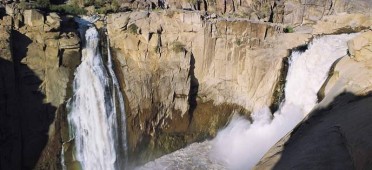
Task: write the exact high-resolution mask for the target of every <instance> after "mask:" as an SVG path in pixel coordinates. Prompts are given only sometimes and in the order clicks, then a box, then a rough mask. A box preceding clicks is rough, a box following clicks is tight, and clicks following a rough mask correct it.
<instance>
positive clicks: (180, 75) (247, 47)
mask: <svg viewBox="0 0 372 170" xmlns="http://www.w3.org/2000/svg"><path fill="white" fill-rule="evenodd" d="M204 17H205V16H203V15H202V14H200V13H196V12H185V11H161V12H152V13H147V12H131V13H120V14H113V15H110V16H109V17H108V22H107V28H108V32H109V37H110V42H111V46H112V48H113V51H114V55H115V58H116V59H117V66H118V68H117V70H118V71H119V74H121V75H122V76H120V77H122V84H123V87H124V88H123V92H124V93H125V95H126V96H127V99H128V101H129V102H128V107H127V108H128V112H127V113H128V114H127V115H128V120H129V128H130V130H129V133H130V134H129V135H130V136H129V139H130V145H131V146H132V148H133V149H135V150H138V147H140V145H148V147H154V149H159V150H166V151H167V152H169V151H171V150H173V149H175V148H177V147H181V146H185V144H187V143H190V142H193V141H196V140H201V139H205V138H206V137H208V136H213V135H215V133H216V130H217V129H218V128H220V127H222V126H223V125H224V124H225V123H226V122H227V120H228V118H229V115H230V114H231V113H233V112H234V111H236V112H241V113H246V114H248V113H249V112H250V111H253V110H256V109H259V108H262V107H264V106H270V105H272V104H273V103H274V101H275V100H276V98H275V96H274V95H273V94H274V93H275V91H276V90H279V91H280V88H279V89H277V85H278V80H279V79H280V76H281V70H282V67H283V59H284V58H285V57H287V56H288V55H289V49H292V48H294V47H297V46H300V45H303V44H305V43H306V42H307V41H308V40H309V38H310V37H311V36H310V35H295V34H294V35H283V34H280V32H281V28H280V27H279V26H277V25H275V24H270V23H259V22H251V21H248V20H235V19H234V20H227V19H221V18H211V19H206V18H204ZM277 38H278V39H280V40H284V39H286V38H291V39H292V40H293V41H292V43H280V44H276V43H273V42H275V41H276V40H275V39H277ZM146 136H148V137H146ZM146 138H147V139H146ZM180 141H183V142H180ZM137 145H138V146H137ZM145 150H146V149H145ZM151 150H153V149H151ZM140 152H141V151H140ZM152 153H153V152H152ZM148 155H149V154H148V153H147V156H148Z"/></svg>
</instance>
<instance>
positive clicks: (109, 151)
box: [67, 19, 127, 170]
mask: <svg viewBox="0 0 372 170" xmlns="http://www.w3.org/2000/svg"><path fill="white" fill-rule="evenodd" d="M77 21H78V23H79V27H80V34H81V37H82V38H81V39H82V41H83V49H82V62H81V64H80V65H79V66H78V68H77V69H76V72H75V77H74V81H73V93H74V94H73V96H72V98H71V99H70V100H69V102H68V104H67V109H68V112H69V113H68V117H67V119H68V123H69V130H70V138H71V139H73V141H74V144H75V147H76V150H75V153H74V156H75V159H76V160H77V161H79V163H80V165H81V168H82V169H86V170H95V169H97V170H114V169H124V166H125V165H126V163H127V139H126V121H125V109H124V99H123V96H122V94H121V92H120V88H119V84H118V81H117V78H116V76H115V73H114V71H113V69H112V61H111V53H110V51H109V45H108V61H107V65H106V67H105V65H104V62H103V60H102V56H101V53H100V51H99V48H98V47H99V40H100V39H99V33H98V31H97V29H96V28H95V27H94V25H93V24H91V23H90V22H89V20H88V21H87V20H82V19H80V20H77Z"/></svg>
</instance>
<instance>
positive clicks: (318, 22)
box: [0, 0, 372, 169]
mask: <svg viewBox="0 0 372 170" xmlns="http://www.w3.org/2000/svg"><path fill="white" fill-rule="evenodd" d="M120 4H121V6H122V7H123V8H124V7H127V8H130V9H132V10H133V11H131V12H127V13H116V14H110V15H107V16H103V17H102V18H105V17H106V18H107V19H106V21H107V25H106V26H107V30H108V36H109V39H110V47H111V49H112V52H113V57H114V60H115V69H116V70H115V71H116V74H117V76H118V78H119V79H120V84H121V88H122V89H121V90H122V92H123V94H124V95H125V97H126V100H125V103H126V111H127V118H128V119H127V120H128V125H127V126H128V134H129V146H130V152H131V153H130V155H131V156H132V158H131V159H133V160H134V159H140V161H146V160H148V159H152V158H155V157H159V156H160V155H163V154H165V153H169V152H172V151H174V150H176V149H179V148H181V147H184V146H186V145H187V144H189V143H192V142H194V141H199V140H204V139H207V138H209V137H213V136H214V135H215V134H216V133H217V131H218V129H219V128H221V127H223V126H224V125H225V124H226V122H227V121H228V120H229V117H230V115H231V114H232V113H235V112H238V113H241V114H244V115H246V116H249V114H250V112H252V111H256V110H258V109H262V108H263V107H269V106H271V107H270V108H271V109H273V110H275V109H276V107H277V105H278V104H279V103H280V101H281V99H282V98H283V96H282V90H283V85H284V81H283V78H284V77H285V74H286V60H287V58H286V57H287V56H289V55H290V52H291V50H292V49H294V48H297V47H300V46H303V45H305V44H306V43H308V42H309V41H310V40H311V38H312V37H313V36H314V35H322V34H338V33H349V32H359V31H361V30H368V29H371V25H372V20H371V13H372V12H371V9H372V8H371V5H372V4H371V3H370V2H369V0H342V1H333V0H311V1H299V0H285V1H274V0H259V1H258V0H239V1H238V0H203V1H199V0H198V1H196V0H195V1H194V0H180V1H178V0H164V1H162V0H161V1H158V0H156V1H152V0H151V1H145V0H135V1H129V0H122V1H120ZM163 9H165V10H163ZM6 13H7V14H6V15H7V16H4V17H2V19H1V21H0V22H1V24H0V31H1V32H0V57H1V61H0V64H1V68H0V73H1V75H0V77H1V79H0V105H1V107H0V110H1V112H0V113H1V114H0V116H1V119H0V121H1V124H0V128H1V131H0V133H1V136H0V140H1V141H2V142H4V145H2V146H1V152H0V167H1V168H3V167H4V168H5V169H20V168H22V167H24V168H33V167H34V166H35V165H36V169H55V168H57V169H58V168H60V167H59V166H60V165H59V163H60V160H59V153H60V151H61V143H62V142H67V141H68V140H69V139H68V137H67V131H68V129H66V126H67V125H66V120H65V116H66V110H65V108H64V103H65V102H66V100H67V99H68V96H69V95H71V94H70V93H71V87H70V86H71V84H72V78H73V72H74V70H75V68H76V66H77V65H78V64H79V63H80V40H79V38H78V34H77V31H76V25H74V22H73V21H72V18H71V17H68V16H62V17H61V16H59V15H57V14H55V13H50V14H44V13H41V12H38V11H36V10H27V11H22V10H19V9H17V8H16V6H14V5H7V6H6ZM96 25H97V26H98V27H101V26H102V25H103V23H97V24H96ZM292 28H293V30H294V31H295V32H294V33H283V31H284V30H286V32H292V30H291V29H292ZM365 35H366V34H363V37H364V38H360V40H358V41H355V42H354V43H353V42H351V43H352V44H351V46H353V47H352V48H351V49H349V51H350V54H351V56H353V58H350V57H344V58H343V59H341V60H340V61H339V62H338V63H337V65H336V66H335V68H334V71H333V74H332V75H331V76H330V78H329V80H328V81H327V82H328V83H327V84H326V85H324V86H323V87H324V88H323V89H322V91H321V92H320V93H319V96H321V97H325V100H324V101H329V100H331V97H329V98H330V99H329V100H326V99H327V98H328V97H327V96H333V97H334V96H336V95H337V94H338V93H334V92H333V91H337V90H334V89H337V88H334V87H341V86H342V87H344V86H348V87H349V88H350V89H351V91H352V92H353V93H355V94H358V95H361V94H365V93H366V92H368V91H369V90H370V89H369V87H370V84H369V82H368V81H367V80H369V77H368V78H367V79H366V77H363V76H360V77H359V76H355V75H359V74H358V73H359V71H355V70H356V69H355V68H359V69H358V70H362V71H363V73H364V74H363V75H369V73H370V70H369V67H370V66H369V64H368V62H367V60H368V61H369V59H365V58H363V57H360V56H361V54H362V53H363V56H368V55H365V53H367V52H368V51H370V47H369V46H368V45H369V44H370V42H369V38H366V37H365ZM368 37H369V35H368ZM367 40H368V43H369V44H368V43H366V42H367ZM357 72H358V73H357ZM340 82H343V84H342V83H340ZM345 82H347V83H345ZM354 82H357V83H355V84H354V85H353V83H354ZM340 84H342V85H340ZM362 87H363V88H362ZM341 89H342V88H339V89H338V91H342V90H341ZM355 89H359V90H355ZM360 91H362V92H360ZM331 94H334V95H331ZM69 144H70V143H68V142H67V143H66V146H65V147H66V148H64V149H65V151H66V153H69V154H71V153H72V151H73V149H72V147H69V146H70V145H69ZM3 151H4V152H3ZM9 155H11V156H9ZM38 160H39V162H38V164H36V163H37V161H38ZM65 161H66V163H72V164H73V161H74V160H73V159H72V158H71V159H70V158H68V159H67V160H65ZM21 166H22V167H21Z"/></svg>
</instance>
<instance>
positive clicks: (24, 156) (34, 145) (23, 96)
mask: <svg viewBox="0 0 372 170" xmlns="http://www.w3.org/2000/svg"><path fill="white" fill-rule="evenodd" d="M12 36H13V38H12V39H13V40H14V41H13V42H12V48H13V50H12V52H13V54H12V55H13V62H10V61H6V60H1V62H0V63H1V68H2V69H1V72H0V77H1V78H2V81H1V83H2V84H1V86H2V87H6V88H0V90H1V95H2V96H1V98H2V99H4V100H5V104H4V101H1V104H2V105H6V107H9V108H8V109H6V111H5V112H4V111H3V109H1V110H2V112H1V120H0V121H1V125H0V127H1V131H0V134H1V135H0V136H1V145H0V155H1V158H0V169H33V168H34V167H35V165H36V163H37V161H38V159H39V157H40V154H41V152H42V150H43V149H44V147H45V146H46V144H47V141H48V131H49V126H50V124H51V123H52V122H53V120H54V114H55V111H56V108H55V107H53V106H52V105H51V104H49V103H45V100H46V96H45V95H44V94H43V91H44V90H43V89H42V80H40V78H39V77H38V76H43V75H44V74H45V73H44V70H42V68H40V69H31V68H29V67H28V66H27V65H25V64H22V63H20V61H21V60H22V59H23V58H24V57H25V56H26V54H27V47H28V46H29V45H30V43H31V42H32V41H31V40H30V39H29V38H28V37H26V36H25V35H22V34H21V33H19V32H17V31H14V32H12ZM4 68H6V69H4ZM35 71H37V72H38V73H35ZM9 75H13V76H9ZM4 78H5V79H4ZM11 86H12V87H11ZM2 108H3V107H2ZM3 122H8V124H3ZM9 122H10V123H9ZM4 127H5V129H4ZM4 134H7V135H4Z"/></svg>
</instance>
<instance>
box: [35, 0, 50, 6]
mask: <svg viewBox="0 0 372 170" xmlns="http://www.w3.org/2000/svg"><path fill="white" fill-rule="evenodd" d="M36 4H37V6H38V7H39V8H49V6H50V1H49V0H37V1H36Z"/></svg>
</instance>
